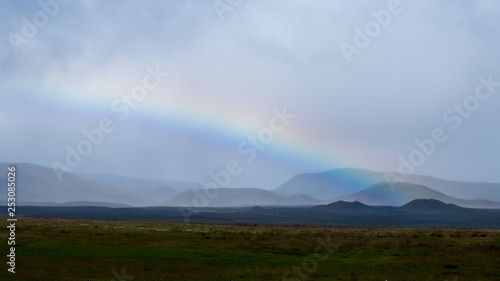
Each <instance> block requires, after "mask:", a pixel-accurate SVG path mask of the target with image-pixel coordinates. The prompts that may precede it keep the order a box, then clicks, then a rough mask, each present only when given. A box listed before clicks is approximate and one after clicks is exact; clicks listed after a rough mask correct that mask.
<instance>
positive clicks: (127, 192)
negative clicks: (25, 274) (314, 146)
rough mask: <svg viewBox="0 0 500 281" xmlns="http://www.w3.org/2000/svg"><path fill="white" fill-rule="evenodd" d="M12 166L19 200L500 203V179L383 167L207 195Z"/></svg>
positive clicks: (0, 177)
mask: <svg viewBox="0 0 500 281" xmlns="http://www.w3.org/2000/svg"><path fill="white" fill-rule="evenodd" d="M7 166H8V164H6V163H0V170H4V171H7ZM14 166H16V167H17V190H16V193H17V203H18V205H19V204H21V205H65V206H82V204H88V206H108V207H110V206H111V207H113V206H115V207H119V206H135V207H137V206H188V207H189V206H191V207H197V206H203V207H240V206H256V205H259V206H316V205H322V204H323V205H324V204H328V203H332V202H335V201H346V202H354V201H358V202H360V203H364V204H368V205H373V206H402V205H404V204H406V203H408V202H410V201H412V200H415V199H436V200H440V201H442V202H445V203H451V204H455V205H458V206H462V207H470V208H500V202H498V201H495V198H500V184H496V183H472V182H456V181H446V180H442V179H437V178H432V177H427V176H416V175H412V176H409V177H407V178H405V180H406V182H400V183H387V182H386V181H387V179H388V178H387V176H386V174H385V173H382V172H374V171H368V170H361V169H338V170H331V171H326V172H321V173H310V174H300V175H296V176H294V177H292V178H290V179H289V180H288V181H286V182H284V183H283V184H282V185H280V186H278V187H277V188H275V189H274V190H264V189H259V188H252V187H249V188H222V189H218V190H217V193H218V194H217V196H215V197H214V196H206V195H203V194H204V193H205V192H207V191H204V190H203V189H202V185H201V184H199V183H189V182H180V181H170V180H157V179H140V178H130V177H122V176H115V175H105V174H85V173H77V174H71V173H66V174H65V175H64V180H63V181H62V182H60V181H59V180H58V178H57V177H56V175H55V173H54V172H53V170H52V169H51V168H47V167H42V166H38V165H33V164H27V163H17V164H15V165H14ZM6 176H7V173H6V172H5V173H1V174H0V183H1V182H5V183H6V182H7V178H6ZM200 194H201V195H200ZM211 197H212V198H211ZM6 198H7V193H6V192H5V193H0V200H2V201H6ZM484 198H487V199H484ZM497 200H498V199H497Z"/></svg>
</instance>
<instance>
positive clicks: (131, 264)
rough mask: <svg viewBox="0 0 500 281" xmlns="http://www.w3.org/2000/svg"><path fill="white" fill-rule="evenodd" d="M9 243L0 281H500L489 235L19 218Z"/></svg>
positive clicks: (495, 245) (495, 238)
mask: <svg viewBox="0 0 500 281" xmlns="http://www.w3.org/2000/svg"><path fill="white" fill-rule="evenodd" d="M0 235H1V238H2V242H1V243H2V245H5V246H4V247H5V250H4V252H5V253H7V250H8V246H7V242H6V239H7V235H8V232H7V229H6V228H3V230H2V232H1V233H0ZM16 244H17V247H16V274H15V278H13V275H14V274H12V273H9V272H7V268H8V265H7V264H6V263H4V266H5V269H4V270H3V271H2V273H1V274H0V279H2V280H7V278H9V277H10V279H9V280H106V281H110V280H116V281H122V280H227V281H229V280H235V281H236V280H293V281H298V280H329V281H330V280H363V281H364V280H388V281H390V280H419V281H420V280H449V281H455V280H456V281H459V280H474V281H480V280H500V231H499V230H492V229H489V230H480V229H441V228H312V227H300V226H296V227H259V226H222V225H196V224H174V223H163V222H110V221H87V220H65V219H44V218H19V221H18V222H17V224H16ZM7 254H8V253H7ZM286 273H288V275H285V274H286ZM284 275H285V278H283V277H284ZM132 277H133V278H132Z"/></svg>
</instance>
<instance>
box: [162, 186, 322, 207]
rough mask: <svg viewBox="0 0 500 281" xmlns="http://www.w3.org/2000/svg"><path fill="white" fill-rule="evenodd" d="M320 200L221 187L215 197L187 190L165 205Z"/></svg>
mask: <svg viewBox="0 0 500 281" xmlns="http://www.w3.org/2000/svg"><path fill="white" fill-rule="evenodd" d="M200 194H201V195H200ZM320 202H321V201H320V200H317V199H314V198H311V197H309V196H307V195H294V196H289V197H285V196H281V195H277V194H274V193H272V192H270V191H267V190H263V189H259V188H221V189H219V190H218V194H217V196H215V197H214V198H209V197H208V196H205V195H204V190H203V189H195V190H193V189H192V190H186V191H184V192H182V193H181V194H179V195H177V196H176V197H174V198H172V199H170V200H168V201H167V202H165V203H164V204H163V205H164V206H185V207H236V206H255V205H259V206H313V205H317V204H319V203H320Z"/></svg>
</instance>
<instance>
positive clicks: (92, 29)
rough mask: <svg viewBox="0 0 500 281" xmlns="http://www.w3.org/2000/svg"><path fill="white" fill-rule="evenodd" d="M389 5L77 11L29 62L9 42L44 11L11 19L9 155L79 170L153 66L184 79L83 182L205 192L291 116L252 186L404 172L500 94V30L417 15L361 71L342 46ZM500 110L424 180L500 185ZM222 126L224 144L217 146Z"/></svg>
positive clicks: (131, 123) (17, 12) (365, 53)
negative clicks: (448, 115) (486, 93)
mask: <svg viewBox="0 0 500 281" xmlns="http://www.w3.org/2000/svg"><path fill="white" fill-rule="evenodd" d="M389 2H390V1H358V2H355V3H353V2H352V1H334V2H332V1H312V2H304V1H286V2H285V1H273V2H269V1H257V0H255V1H243V2H242V3H241V4H240V5H238V6H236V7H234V9H233V10H232V11H230V12H227V13H225V14H224V21H221V20H220V19H219V17H218V16H217V12H216V11H215V10H214V8H213V5H212V2H211V1H206V2H199V1H142V2H141V3H140V4H139V3H136V2H132V1H106V2H101V1H71V2H69V3H68V4H66V5H64V6H61V7H60V11H59V12H58V14H57V15H55V16H54V17H53V18H51V19H50V21H49V22H48V24H47V25H46V26H44V27H43V28H40V30H39V31H38V33H37V35H36V36H35V37H34V38H33V39H31V40H29V42H28V43H26V44H24V45H23V46H21V47H20V49H19V51H18V52H17V53H15V52H14V51H13V50H12V48H11V46H10V42H9V41H8V39H7V35H8V33H9V32H19V31H20V30H21V28H22V24H23V21H22V18H23V17H26V18H28V19H31V18H32V16H33V14H34V13H36V12H37V11H39V10H40V6H39V5H38V4H37V3H36V2H22V3H17V2H5V3H2V4H1V6H2V9H1V11H2V12H0V15H1V16H2V21H3V24H2V25H0V26H1V27H0V31H1V32H2V34H4V37H3V38H4V39H5V40H4V41H3V42H4V43H3V44H2V45H0V63H1V65H2V68H1V69H0V74H1V75H0V77H1V78H0V82H1V83H2V85H3V87H4V91H5V92H4V94H3V96H4V99H5V101H6V103H3V104H2V105H0V109H1V110H2V117H3V118H5V119H3V120H2V121H1V122H0V129H2V130H6V129H8V130H9V131H12V132H13V135H15V137H13V138H11V139H3V140H2V141H1V142H0V144H1V147H2V148H0V151H1V152H2V155H5V156H4V157H6V159H7V160H9V161H17V159H22V161H26V162H35V163H41V164H45V165H49V164H50V163H51V162H52V161H54V159H61V158H64V153H65V150H64V148H65V146H66V145H68V144H75V143H76V142H78V139H79V138H81V130H82V129H84V128H87V127H91V126H94V124H96V122H98V120H99V119H100V118H103V117H105V116H108V115H110V116H113V112H112V111H111V109H110V105H111V103H112V101H113V100H114V99H116V98H119V97H120V96H121V95H124V94H127V93H130V90H131V89H132V88H133V87H134V86H136V85H138V84H139V83H141V79H142V77H143V76H144V73H145V67H146V66H148V65H153V66H154V65H161V66H162V68H163V69H166V70H168V71H169V72H170V73H171V74H172V75H171V76H170V77H169V79H167V81H165V82H164V83H162V84H161V85H160V87H159V88H158V89H157V90H155V91H154V93H152V94H151V95H150V97H148V99H147V100H145V101H144V102H143V103H141V104H140V105H139V107H138V108H137V109H134V111H133V114H131V116H130V118H128V119H127V120H124V121H123V122H121V123H119V124H117V125H119V126H118V127H117V131H116V133H114V134H113V135H110V136H109V141H108V142H107V144H103V147H102V148H100V149H97V150H96V151H95V152H94V153H93V154H92V155H90V156H89V157H88V158H87V160H85V161H86V162H85V163H84V164H82V166H80V167H79V169H81V170H87V171H94V172H102V173H106V172H109V173H118V174H130V173H131V172H133V171H134V170H137V169H140V170H141V171H142V172H141V174H142V175H144V176H145V177H157V178H158V177H163V178H177V179H186V180H188V179H190V178H197V179H203V178H204V177H205V176H206V175H207V174H208V172H209V171H210V170H211V169H218V168H220V167H221V166H224V164H225V162H226V161H229V160H230V159H231V158H235V157H239V155H238V154H237V152H236V147H237V146H238V144H239V143H240V142H241V141H242V140H245V138H246V137H247V136H248V135H249V134H252V133H254V132H256V131H257V132H258V131H259V130H260V129H261V128H262V127H263V126H266V124H267V122H268V118H269V114H270V112H271V110H272V109H273V108H280V107H282V106H284V105H286V106H288V108H290V110H292V111H293V112H294V113H296V114H297V118H296V120H294V122H293V124H291V125H290V127H288V128H287V130H286V132H284V133H283V134H282V135H280V137H279V138H277V141H276V143H274V144H273V146H270V147H268V149H267V151H263V153H262V154H261V155H260V157H258V159H257V160H256V162H254V163H252V165H249V166H248V167H247V169H246V171H248V173H242V175H241V176H239V177H237V178H235V185H236V186H251V185H257V186H258V185H261V186H269V187H271V186H272V185H273V184H278V183H279V182H280V181H282V180H285V179H286V178H287V177H289V176H291V175H292V174H294V173H299V172H311V171H319V170H321V169H329V168H341V167H343V166H347V165H353V166H360V167H364V168H371V169H374V170H394V169H395V168H396V167H397V164H398V163H397V161H398V156H399V155H407V154H408V153H410V152H411V151H412V150H413V149H415V145H414V140H415V139H416V138H425V137H428V136H429V134H430V132H431V131H432V129H434V128H436V127H446V126H447V125H448V124H446V123H445V122H444V121H443V117H442V115H443V113H444V112H445V111H446V110H447V109H448V108H450V106H453V104H454V103H460V102H462V101H463V99H464V98H465V97H466V96H468V95H470V94H472V93H473V91H474V89H475V86H476V85H477V83H478V80H477V77H478V76H480V75H488V74H490V73H491V74H493V76H494V77H498V80H500V71H499V69H498V64H497V63H495V62H497V61H498V60H499V59H500V57H499V56H500V55H499V54H498V51H497V50H498V47H499V45H500V41H499V40H500V39H498V38H497V36H493V35H494V34H497V33H498V31H499V30H498V29H499V28H500V27H499V26H500V25H498V17H497V16H496V14H495V11H496V9H498V8H499V4H497V3H496V2H495V1H457V2H435V1H401V2H400V5H401V7H402V10H401V12H400V13H398V14H394V15H392V18H391V21H390V24H389V25H388V26H386V27H383V28H382V29H381V30H380V33H379V34H378V35H377V36H375V37H374V38H371V40H370V43H369V45H368V46H366V47H365V48H362V49H361V52H360V53H359V54H354V55H353V56H352V61H351V63H348V62H347V61H346V58H345V57H344V55H343V53H342V51H341V49H340V48H339V45H340V44H341V43H342V42H346V43H349V44H353V40H354V37H355V35H356V30H355V28H356V27H359V28H360V29H363V28H365V26H366V24H367V23H369V22H370V21H373V20H374V17H373V14H372V13H371V12H372V11H373V12H376V13H378V12H380V11H381V10H383V9H387V6H388V3H389ZM499 92H500V90H499ZM499 108H500V101H499V97H498V95H496V96H492V97H491V98H490V99H488V100H487V101H485V102H484V103H483V104H481V107H480V109H478V110H477V111H476V112H474V114H473V115H472V116H471V117H470V118H469V119H468V120H467V123H466V124H464V126H463V127H462V128H461V129H460V130H457V131H450V135H449V137H450V141H449V142H447V143H446V144H444V145H443V146H442V147H440V148H439V150H438V151H437V152H436V154H435V155H433V156H432V157H430V158H429V159H427V160H426V163H425V164H423V165H422V166H421V167H419V170H418V173H422V174H430V175H435V176H440V175H444V176H446V177H448V178H457V179H469V180H485V181H500V178H498V176H497V175H495V174H494V173H491V172H485V171H491V168H490V167H491V166H494V165H495V163H496V161H497V160H496V159H498V157H499V156H500V155H499V153H500V152H499V151H498V145H495V144H496V143H499V142H495V141H496V140H498V139H499V138H500V133H498V130H495V126H496V125H495V122H494V121H493V120H494V119H493V118H492V117H491V116H494V114H496V112H498V109H499ZM152 116H155V117H152ZM7 119H10V120H15V121H12V122H10V123H9V122H8V121H6V120H7ZM151 120H154V122H159V124H160V125H155V126H151V122H153V121H151ZM13 124H16V125H15V126H14V125H13ZM176 124H177V125H176ZM162 126H163V127H162ZM212 126H213V127H214V128H215V127H218V128H219V131H216V132H215V133H214V134H221V138H220V139H212V140H210V138H206V135H210V133H208V132H210V130H212ZM159 128H164V130H165V132H164V133H158V130H159ZM213 130H216V129H213ZM200 132H205V135H204V136H205V138H203V137H202V134H201V133H200ZM477 135H482V136H484V137H485V138H487V140H484V139H478V138H477V137H476V136H477ZM229 136H230V137H229ZM486 136H487V137H486ZM33 139H36V140H37V143H38V145H37V144H34V143H33ZM290 143H293V145H290ZM280 145H281V146H282V149H283V153H277V151H278V150H279V149H280V148H279V146H280ZM285 146H286V148H285ZM9 147H15V150H11V149H9ZM308 153H310V154H311V155H310V159H311V160H310V162H311V163H305V162H308V161H307V160H306V159H308V158H307V154H308ZM279 155H281V156H279ZM292 155H300V156H293V157H292ZM172 159H177V161H173V160H172ZM290 159H295V160H294V161H296V162H297V163H295V162H294V161H292V160H290ZM318 159H320V160H318ZM464 160H466V161H465V162H466V163H467V164H463V163H464ZM287 161H291V162H290V163H289V164H290V165H288V166H287V165H285V164H284V163H286V162H287ZM292 162H293V163H292ZM300 162H303V163H302V164H301V163H300ZM100 163H101V164H100ZM135 163H143V164H141V165H139V164H135ZM144 163H147V164H144ZM285 166H286V167H285ZM140 167H142V168H140ZM155 167H157V168H155ZM262 167H265V168H262ZM256 173H257V174H259V175H262V176H259V177H258V179H256V176H255V174H256Z"/></svg>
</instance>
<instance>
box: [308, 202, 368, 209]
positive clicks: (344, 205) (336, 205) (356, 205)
mask: <svg viewBox="0 0 500 281" xmlns="http://www.w3.org/2000/svg"><path fill="white" fill-rule="evenodd" d="M311 209H313V210H323V211H324V210H335V211H339V210H344V211H346V210H351V211H353V210H355V211H373V210H374V209H375V208H374V207H372V206H368V205H366V204H363V203H361V202H359V201H354V202H346V201H342V200H341V201H336V202H333V203H330V204H328V205H320V206H316V207H312V208H311Z"/></svg>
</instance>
